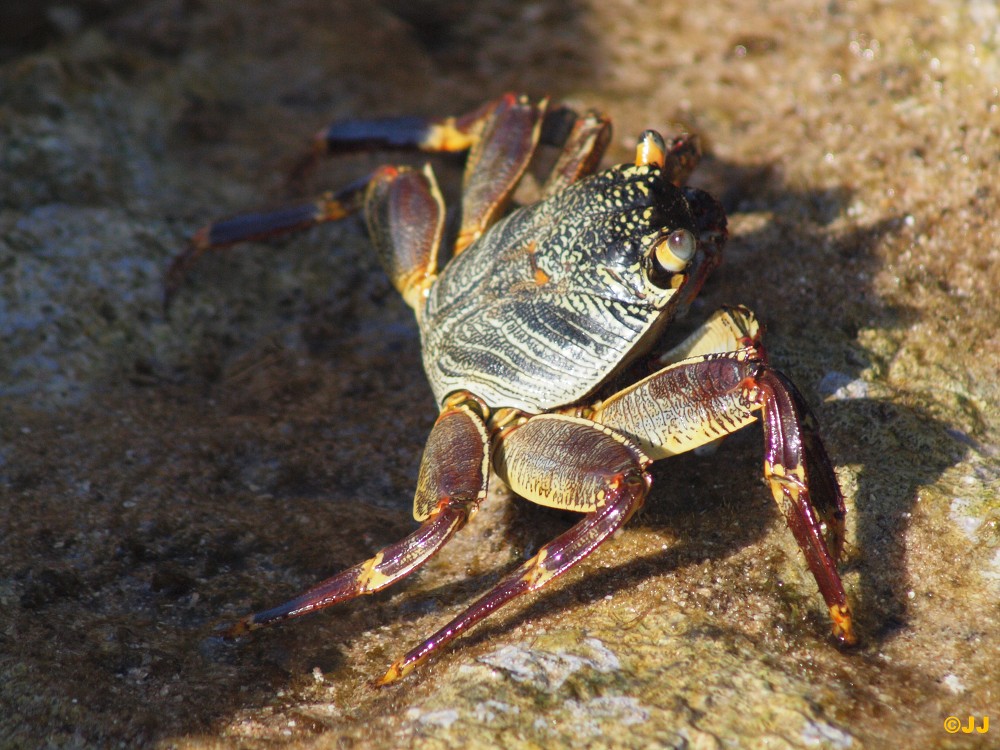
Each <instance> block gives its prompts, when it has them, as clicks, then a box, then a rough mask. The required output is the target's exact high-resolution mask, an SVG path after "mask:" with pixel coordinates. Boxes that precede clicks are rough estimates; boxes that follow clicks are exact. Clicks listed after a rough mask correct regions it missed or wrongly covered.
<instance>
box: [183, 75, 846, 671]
mask: <svg viewBox="0 0 1000 750" xmlns="http://www.w3.org/2000/svg"><path fill="white" fill-rule="evenodd" d="M610 133H611V125H610V121H609V120H608V118H606V117H605V116H604V115H602V114H601V113H599V112H596V111H587V112H584V113H582V114H578V113H577V112H576V111H574V110H572V109H570V108H568V107H565V106H555V105H552V104H550V102H549V101H548V100H547V99H542V100H538V101H532V100H531V99H529V98H528V97H525V96H519V95H515V94H506V95H504V96H501V97H500V98H498V99H496V100H494V101H491V102H489V103H487V104H485V105H484V106H482V107H480V108H479V109H477V110H475V111H473V112H471V113H469V114H466V115H462V116H457V117H447V118H440V119H431V118H427V119H424V118H413V117H396V118H381V119H361V120H348V121H339V122H334V123H333V124H331V125H329V126H328V127H326V128H325V129H324V130H322V131H320V133H319V134H317V136H316V140H315V143H314V149H313V152H312V155H311V156H310V157H309V160H310V161H314V160H315V159H318V158H319V157H320V156H321V155H324V154H336V153H343V152H348V151H356V150H370V149H419V150H423V151H427V152H466V151H467V152H468V154H467V157H466V163H465V171H464V180H463V199H462V206H461V218H460V222H457V227H456V228H453V229H451V230H449V228H448V223H447V222H446V220H445V217H446V215H445V206H444V201H443V200H442V197H441V193H440V191H439V189H438V187H437V183H436V180H435V176H434V172H433V171H432V170H431V168H430V167H429V166H425V167H424V168H423V169H416V168H410V167H403V166H384V167H381V168H379V169H376V170H375V171H374V172H372V173H371V174H369V175H368V176H366V177H364V178H363V179H361V180H358V181H357V182H355V183H352V184H351V185H349V186H348V187H346V188H344V189H343V190H341V191H340V192H338V193H326V194H323V195H322V196H320V197H319V198H317V199H316V200H311V201H308V202H303V203H300V204H298V205H293V206H291V207H288V208H285V209H280V210H276V211H269V212H258V213H246V214H242V215H239V216H237V217H235V218H232V219H227V220H223V221H219V222H216V223H213V224H209V225H208V226H206V227H204V228H202V229H201V230H199V231H198V232H197V233H196V234H195V235H193V237H192V240H191V242H190V243H189V245H188V247H187V248H186V249H185V251H184V252H183V253H181V254H180V255H179V256H177V258H176V259H175V260H174V262H173V264H172V266H171V267H170V269H169V270H168V273H167V280H166V291H167V294H168V295H169V296H172V295H173V293H174V292H176V290H177V288H178V287H179V286H180V283H181V280H182V279H183V278H184V276H185V275H186V273H187V271H188V270H189V268H190V267H191V265H192V264H193V263H194V262H195V260H196V259H197V258H198V257H199V256H201V255H202V254H204V253H206V252H209V251H214V250H216V249H218V248H222V247H225V246H227V245H231V244H233V243H237V242H242V241H246V240H253V239H260V238H264V237H268V236H271V235H275V234H279V233H283V232H288V231H292V230H298V229H304V228H306V227H309V226H313V225H316V224H320V223H322V222H327V221H336V220H339V219H342V218H344V217H345V216H348V215H349V214H352V213H354V212H356V211H361V210H363V212H364V216H365V218H366V222H367V227H368V230H369V234H370V236H371V241H372V243H373V245H374V247H375V251H376V252H377V254H378V257H379V259H380V261H381V263H382V265H383V267H384V268H385V271H386V272H387V274H388V276H389V278H390V279H391V281H392V283H393V285H394V286H395V288H396V289H397V290H398V291H399V293H400V294H401V295H402V297H403V299H404V300H405V301H406V303H407V304H408V305H409V306H410V307H411V308H413V311H414V313H415V315H416V320H417V323H418V325H419V329H420V337H421V344H422V357H423V364H424V368H425V370H426V374H427V378H428V380H429V381H430V386H431V389H432V390H433V393H434V398H435V401H436V404H437V407H438V409H439V415H438V417H437V420H436V422H435V423H434V426H433V428H432V429H431V432H430V436H429V437H428V439H427V443H426V447H425V449H424V453H423V457H422V460H421V463H420V469H419V474H418V478H417V487H416V492H415V496H414V500H413V516H414V518H415V519H416V521H418V522H419V527H418V528H417V529H416V530H415V531H414V532H413V533H412V534H410V535H409V536H407V537H406V538H404V539H402V540H401V541H399V542H397V543H395V544H391V545H389V546H387V547H385V548H384V549H382V550H380V551H378V552H377V553H376V554H375V555H374V556H373V557H371V558H370V559H368V560H366V561H364V562H362V563H360V564H358V565H355V566H354V567H352V568H349V569H347V570H344V571H343V572H341V573H339V574H337V575H335V576H333V577H332V578H329V579H328V580H325V581H323V582H322V583H320V584H318V585H316V586H315V587H313V588H311V589H309V590H308V591H305V592H304V593H302V594H300V595H299V596H297V597H295V598H294V599H291V600H290V601H288V602H286V603H284V604H280V605H278V606H276V607H274V608H272V609H268V610H266V611H262V612H258V613H255V614H252V615H249V616H247V617H246V618H244V619H243V620H241V621H239V622H238V623H236V624H235V625H233V626H231V627H230V628H229V630H228V631H227V632H226V635H227V637H236V636H240V635H243V634H245V633H247V632H249V631H252V630H255V629H257V628H260V627H263V626H266V625H271V624H274V623H277V622H280V621H283V620H287V619H289V618H293V617H298V616H300V615H304V614H307V613H310V612H315V611H316V610H319V609H323V608H325V607H329V606H331V605H333V604H337V603H340V602H345V601H348V600H350V599H354V598H355V597H358V596H361V595H362V594H372V593H374V592H376V591H380V590H382V589H385V588H386V587H387V586H390V585H392V584H394V583H396V582H397V581H399V580H401V579H403V578H405V577H406V576H408V575H410V574H411V573H413V572H414V571H415V570H417V569H418V568H419V567H420V566H421V565H423V564H424V563H425V562H427V560H428V559H429V558H430V557H431V556H432V555H434V554H435V553H437V552H438V551H439V550H440V549H441V548H442V547H443V546H444V545H445V544H446V543H447V542H448V541H449V540H450V539H451V538H452V537H453V535H454V534H455V533H456V532H457V531H458V530H459V529H461V528H462V527H463V526H464V525H465V524H466V523H467V522H468V521H469V519H470V517H472V515H473V514H474V513H475V512H476V511H477V509H478V508H479V506H480V504H481V503H482V502H483V500H484V499H485V498H486V495H487V486H488V483H489V480H490V476H491V473H493V474H495V475H496V476H498V477H500V479H502V480H503V482H504V483H506V485H507V486H508V487H509V488H510V489H511V490H512V491H513V492H514V493H516V494H517V495H519V496H521V497H522V498H525V499H527V500H529V501H531V502H534V503H538V504H540V505H544V506H549V507H554V508H560V509H563V510H568V511H575V512H578V513H582V514H584V515H583V518H582V520H580V521H579V522H578V523H577V524H576V525H574V526H572V527H571V528H570V529H569V530H568V531H566V532H564V533H563V534H561V535H560V536H558V537H557V538H556V539H554V540H552V541H551V542H549V543H547V544H545V545H544V546H542V547H541V548H540V549H539V550H538V552H537V554H535V555H534V556H533V557H531V558H530V559H529V560H527V561H525V562H524V563H523V564H521V565H520V566H518V567H517V568H516V569H515V570H513V571H512V572H510V573H508V574H507V575H505V576H503V578H502V579H501V580H500V581H499V582H498V583H497V584H496V585H495V586H493V587H492V588H491V589H490V590H489V591H487V592H486V593H485V594H484V595H482V597H481V598H479V599H478V600H477V601H475V602H474V603H473V604H472V605H471V606H469V607H468V608H467V609H466V610H465V611H464V612H463V613H462V614H460V615H458V616H457V617H455V618H454V619H452V620H451V621H450V622H448V623H447V624H446V625H445V626H444V627H442V628H441V629H440V630H439V631H438V632H436V633H434V634H433V635H431V636H430V637H429V638H428V639H427V640H425V641H424V642H423V643H421V644H420V645H419V646H417V647H416V648H414V649H413V650H411V651H410V652H409V653H407V654H406V655H404V656H403V657H402V658H400V659H399V660H398V661H396V662H395V663H394V664H392V666H391V667H390V668H389V669H388V671H387V672H386V673H385V675H383V676H382V677H381V679H380V680H378V682H377V684H380V685H385V684H388V683H392V682H395V681H396V680H399V679H401V678H403V677H404V676H406V675H408V674H409V673H410V672H412V671H413V670H414V669H415V668H416V667H417V666H418V665H420V664H421V663H423V662H424V661H426V660H427V659H428V658H429V657H431V656H432V655H434V654H436V653H437V652H440V651H441V650H442V649H443V648H444V647H445V645H446V644H448V643H449V642H450V641H452V640H453V639H455V638H456V637H458V636H459V635H460V634H462V633H464V632H465V631H467V630H468V629H469V628H471V627H472V626H473V625H474V624H475V623H477V622H478V621H480V620H482V619H483V618H484V617H486V616H488V615H489V614H491V613H493V612H494V611H496V610H497V609H498V608H499V607H501V606H502V605H504V604H506V603H507V602H510V601H511V600H513V599H515V598H516V597H519V596H521V595H523V594H527V593H529V592H533V591H536V590H537V589H539V588H541V587H542V586H544V585H546V584H548V583H549V582H551V581H552V580H553V579H554V578H556V577H557V576H559V575H560V574H562V573H564V572H565V571H567V570H569V569H570V568H571V567H573V566H574V565H576V564H577V563H579V562H580V561H581V560H582V559H584V558H585V557H586V556H587V555H589V554H590V553H592V552H593V551H594V550H596V549H597V548H598V547H599V546H600V545H601V544H602V543H604V542H605V541H606V540H607V539H608V538H609V537H611V535H612V534H613V533H614V532H615V531H616V530H617V529H619V528H620V527H621V526H622V525H623V524H625V523H626V522H627V521H628V520H629V518H631V517H632V516H633V515H634V514H635V512H636V511H637V510H638V509H639V508H640V507H641V506H642V504H643V502H644V500H645V498H646V497H647V495H648V493H649V490H650V486H651V477H650V473H649V467H650V465H651V464H652V463H653V462H654V461H657V460H659V459H662V458H667V457H669V456H673V455H677V454H679V453H683V452H686V451H690V450H693V449H696V448H699V447H701V446H705V445H706V444H710V443H713V442H715V441H717V440H719V439H721V438H722V437H724V436H726V435H728V434H730V433H732V432H734V431H736V430H738V429H740V428H742V427H745V426H747V425H749V424H751V423H752V422H755V421H756V420H758V419H760V420H761V422H762V423H763V436H764V477H765V479H766V482H767V483H768V485H769V486H770V490H771V493H772V494H773V496H774V499H775V501H776V502H777V504H778V506H779V508H780V510H781V512H782V514H783V515H784V518H785V520H786V521H787V524H788V526H789V528H790V529H791V531H792V534H793V535H794V537H795V539H796V541H797V543H798V545H799V547H800V548H801V550H802V552H803V553H804V555H805V560H806V564H807V565H808V567H809V570H810V571H811V572H812V574H813V576H814V577H815V579H816V582H817V584H818V586H819V591H820V593H821V594H822V596H823V598H824V600H825V602H826V605H827V607H828V609H829V613H830V616H831V619H832V631H833V635H834V637H835V638H836V639H837V640H839V641H840V642H842V643H845V644H851V643H854V642H855V640H856V638H855V634H854V629H853V625H852V615H851V608H850V605H849V603H848V600H847V597H846V595H845V592H844V587H843V584H842V582H841V579H840V576H839V574H838V572H837V561H838V559H839V557H840V554H841V551H842V548H843V543H844V518H845V507H844V499H843V496H842V493H841V490H840V488H839V486H838V483H837V479H836V476H835V474H834V471H833V468H832V463H831V461H830V458H829V457H828V454H827V452H826V449H825V448H824V446H823V443H822V440H821V438H820V436H819V432H818V428H817V424H816V420H815V418H814V417H813V415H812V413H811V412H810V410H809V408H808V406H807V405H806V402H805V400H804V399H803V397H802V396H801V395H800V393H799V391H798V390H797V389H796V387H795V386H794V385H793V384H792V382H791V381H790V380H789V379H788V378H787V377H786V376H785V375H783V374H782V373H781V372H779V371H778V370H777V369H775V368H774V367H773V366H771V364H769V362H768V357H767V355H766V352H765V349H764V347H763V345H762V330H761V326H760V325H759V324H758V322H757V320H756V319H755V317H754V315H753V314H752V313H751V312H750V311H749V310H748V309H746V308H744V307H731V308H723V309H722V310H720V311H718V312H716V313H715V314H714V315H712V316H710V317H709V318H708V319H707V320H706V321H705V322H704V323H703V324H702V325H701V326H699V327H697V328H696V329H695V330H694V332H693V333H692V334H690V335H689V336H688V337H687V338H685V339H684V340H683V341H681V342H680V343H677V344H675V345H674V346H670V347H668V346H666V345H665V344H664V343H663V341H664V336H663V332H664V330H665V329H666V327H667V326H668V324H669V323H670V322H671V321H672V320H673V319H674V318H676V317H677V316H678V315H679V314H681V313H683V312H684V311H686V309H687V308H688V306H689V305H690V303H691V301H692V299H693V298H694V297H695V295H696V294H697V293H698V291H699V289H700V288H701V286H702V284H703V282H704V281H705V278H706V277H707V275H708V274H709V272H710V271H711V270H712V269H713V268H714V267H715V266H716V265H718V263H719V261H720V259H721V250H722V247H723V245H724V243H725V241H726V237H727V232H726V217H725V214H724V212H723V210H722V208H721V206H720V205H719V203H718V202H717V201H716V200H715V199H713V198H712V197H711V196H710V195H708V194H707V193H705V192H703V191H701V190H698V189H695V188H692V187H685V186H684V184H685V182H686V180H687V178H688V176H689V175H690V174H691V172H692V170H693V169H694V167H695V165H696V164H697V162H698V158H699V154H700V150H699V147H698V142H697V139H696V138H695V137H694V136H681V137H677V138H675V139H673V140H671V141H670V142H669V143H667V142H666V141H664V139H663V138H662V137H661V136H660V135H659V134H657V133H656V132H654V131H652V130H647V131H646V132H644V133H643V134H642V135H641V137H640V138H639V139H638V145H637V148H636V156H635V159H634V161H633V162H631V163H627V164H622V165H618V166H613V167H611V168H609V169H606V170H604V171H598V163H599V161H600V160H601V157H602V155H603V153H604V151H605V149H606V147H607V145H608V142H609V140H610ZM543 145H546V146H551V147H555V148H556V149H558V152H557V153H558V156H557V157H556V159H555V162H554V165H553V166H552V168H551V170H550V171H549V173H548V175H547V177H545V178H544V179H543V180H542V181H541V183H540V185H539V186H538V190H539V192H540V196H541V197H540V199H539V200H538V201H537V202H534V203H529V204H527V205H523V206H520V207H512V204H513V200H512V198H513V194H514V191H515V188H517V187H518V185H519V183H520V182H522V178H523V177H524V175H525V174H526V171H527V169H528V167H529V164H530V163H531V162H532V160H533V157H536V155H537V154H538V153H539V152H540V151H541V150H542V149H541V146H543ZM445 248H450V258H449V259H448V260H447V262H445V263H443V262H442V261H443V258H442V256H443V255H444V252H445Z"/></svg>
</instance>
